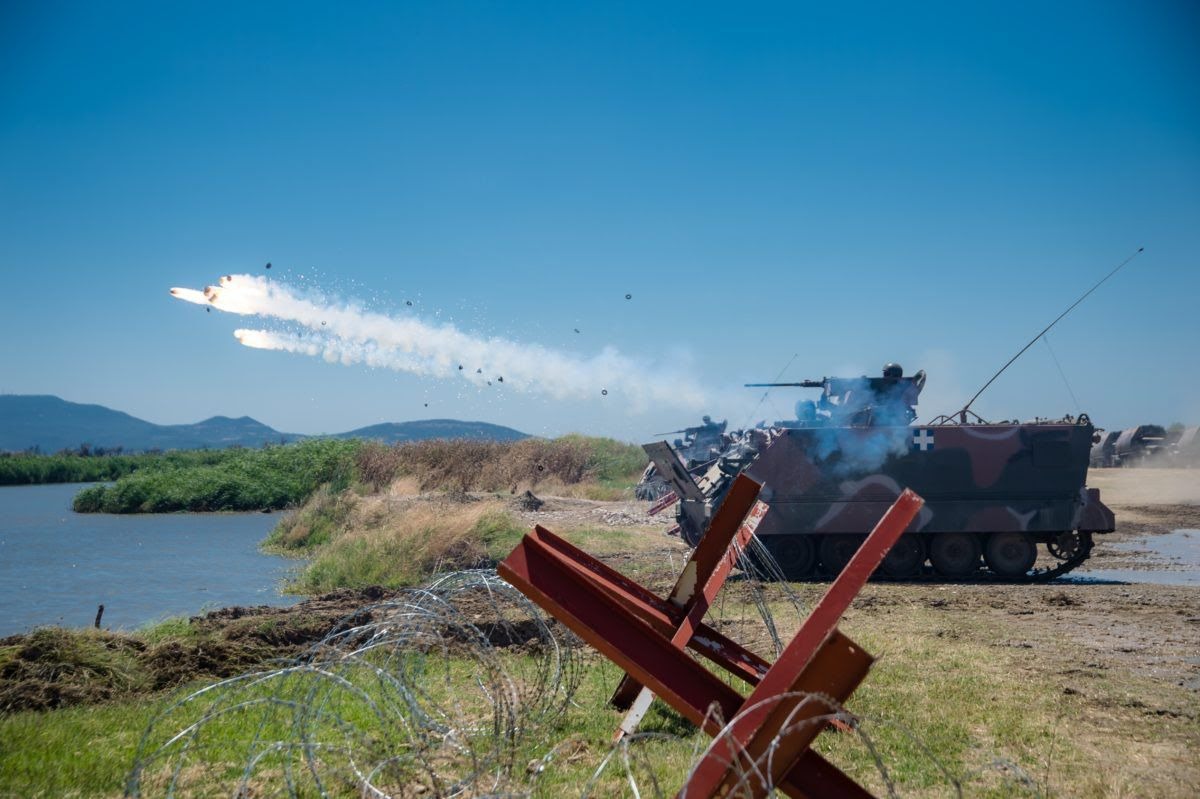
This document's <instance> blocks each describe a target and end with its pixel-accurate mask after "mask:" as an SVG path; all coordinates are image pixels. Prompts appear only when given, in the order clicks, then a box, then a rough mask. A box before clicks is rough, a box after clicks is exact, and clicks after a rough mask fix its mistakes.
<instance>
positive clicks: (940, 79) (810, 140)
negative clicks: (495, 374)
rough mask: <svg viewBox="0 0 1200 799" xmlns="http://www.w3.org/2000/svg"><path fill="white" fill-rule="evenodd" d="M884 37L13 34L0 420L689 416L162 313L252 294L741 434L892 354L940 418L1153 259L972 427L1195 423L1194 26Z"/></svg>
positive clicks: (1001, 14)
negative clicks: (1039, 419)
mask: <svg viewBox="0 0 1200 799" xmlns="http://www.w3.org/2000/svg"><path fill="white" fill-rule="evenodd" d="M899 5H900V4H895V3H881V4H877V5H868V4H832V3H821V4H811V5H808V6H805V5H802V4H797V3H780V4H777V5H764V4H750V3H719V4H707V3H696V2H688V3H677V4H659V3H640V2H639V3H629V4H616V3H595V4H590V5H589V4H581V3H555V2H547V3H540V4H534V3H521V2H504V3H482V2H480V3H467V4H459V3H452V2H436V3H432V2H431V3H403V4H402V3H381V4H378V5H372V4H338V3H328V2H324V3H306V2H288V3H278V4H272V3H213V2H203V3H182V2H180V3H175V2H173V3H144V4H140V3H120V2H113V3H55V2H31V1H30V2H7V3H4V4H2V5H0V271H2V274H3V279H4V289H3V293H2V294H0V310H2V313H0V337H2V340H3V346H2V347H0V392H7V393H22V394H25V393H52V394H58V395H60V396H62V397H64V398H66V399H70V400H74V401H79V402H97V403H101V404H104V405H108V406H111V407H114V408H118V409H121V410H125V411H128V412H130V413H133V414H134V415H137V416H140V417H143V418H146V419H149V420H151V421H154V422H160V423H180V422H190V421H197V420H199V419H201V418H204V417H207V416H211V415H213V414H226V415H234V416H240V415H244V414H245V415H250V416H254V417H255V418H257V419H259V420H261V421H263V422H266V423H267V424H270V425H272V426H274V427H276V428H278V429H281V430H286V431H290V432H300V433H317V432H332V431H340V430H346V429H350V428H353V427H358V426H361V425H366V424H373V423H377V422H381V421H403V420H409V419H420V418H432V417H439V418H441V417H451V418H462V419H481V420H485V421H490V422H496V423H500V424H507V425H511V426H514V427H517V428H520V429H523V430H526V431H528V432H532V433H536V434H546V435H553V434H558V433H562V432H566V431H571V430H578V431H583V432H589V433H602V434H610V435H615V436H618V437H620V438H623V439H627V440H633V441H643V440H648V439H649V438H650V437H651V436H652V434H653V433H655V432H657V431H660V430H664V429H673V428H675V427H680V426H683V425H685V424H693V423H695V422H696V421H698V418H697V417H698V415H699V413H698V411H696V410H694V409H685V408H682V407H672V406H671V404H670V403H651V404H650V405H649V406H648V407H645V408H642V409H637V408H635V407H634V405H633V404H632V403H631V402H629V398H628V397H626V396H625V395H624V394H623V393H622V392H621V391H613V392H611V393H609V394H608V395H605V396H586V397H578V396H571V397H567V398H564V399H556V398H554V397H551V396H549V395H546V394H544V393H538V392H536V391H535V392H523V391H519V390H516V389H515V388H510V387H509V386H508V385H505V386H504V387H501V386H499V385H494V386H492V387H486V388H475V387H473V386H467V385H466V384H465V383H463V381H461V380H459V379H458V378H457V377H453V376H452V377H450V378H439V377H431V376H428V375H425V376H422V375H414V374H410V373H407V372H404V371H395V370H391V369H387V368H370V367H367V366H363V365H349V366H347V365H342V364H334V363H327V362H325V361H324V360H323V359H321V358H318V357H310V356H307V355H303V354H292V353H285V352H272V351H262V350H255V349H250V348H247V347H243V346H241V345H240V344H239V343H238V342H237V340H235V339H234V337H233V335H232V331H233V330H234V329H235V328H239V327H247V326H250V327H256V328H266V329H283V327H284V326H282V325H281V324H278V323H274V322H270V321H264V320H255V319H250V320H248V319H247V318H246V317H238V316H232V315H228V314H224V313H220V312H216V311H214V312H212V313H206V312H205V311H204V309H203V308H201V307H198V306H196V305H188V304H185V303H182V302H177V301H174V300H172V299H171V298H170V297H169V296H168V294H167V289H168V288H170V287H172V286H190V287H194V288H202V287H203V286H204V285H206V284H208V283H211V282H213V281H215V279H216V278H217V276H219V275H221V274H225V273H247V274H253V275H259V276H269V277H270V278H271V279H272V280H274V281H277V282H278V283H279V284H281V285H284V286H287V287H288V288H289V289H291V290H295V291H308V292H312V291H315V290H319V291H321V292H323V293H324V294H325V295H326V296H327V297H334V298H341V299H342V300H347V301H349V300H358V301H360V303H361V304H362V305H363V306H364V307H366V308H367V309H370V310H373V311H377V312H380V313H385V314H389V315H394V316H396V317H397V318H399V319H410V318H411V319H416V320H423V321H425V322H427V323H430V324H444V323H446V322H447V321H448V320H453V324H454V325H455V326H456V327H457V329H459V330H460V331H462V332H464V333H469V334H474V335H476V336H482V337H484V338H487V337H502V338H504V339H507V340H511V341H514V342H517V343H518V344H520V345H522V346H533V345H537V346H540V347H541V348H542V350H540V351H542V352H546V351H548V352H552V353H559V354H562V355H563V356H564V357H567V358H578V359H583V360H586V359H589V358H592V357H594V356H596V355H597V354H598V353H601V352H602V351H603V350H604V349H605V348H606V347H610V348H615V350H617V351H619V352H620V353H621V354H622V355H623V356H625V357H627V358H628V359H630V360H631V361H632V362H634V363H636V364H638V369H639V370H641V371H642V372H644V373H647V374H656V373H660V374H663V375H667V376H668V379H672V378H670V376H671V375H676V374H680V373H683V372H685V371H686V372H687V373H688V374H690V375H691V377H692V379H694V380H695V381H697V383H699V384H701V385H703V386H704V387H706V390H711V392H712V397H713V400H712V402H713V404H714V408H713V410H714V411H716V412H718V413H720V414H721V415H730V416H731V421H732V422H733V423H735V424H743V423H745V422H747V421H750V420H751V419H755V418H761V417H764V416H765V417H769V418H782V417H784V416H787V415H789V412H790V408H791V406H792V403H793V402H794V400H795V399H797V398H798V397H799V396H802V395H801V394H799V393H790V394H789V393H787V390H779V391H776V392H775V393H773V394H772V395H771V397H770V399H769V400H768V401H767V402H766V403H765V404H763V405H761V406H759V405H758V400H759V394H757V393H755V392H753V391H751V390H749V389H741V388H740V385H741V383H743V382H746V381H751V380H771V379H775V378H777V377H780V376H782V379H785V380H797V379H802V378H805V377H820V376H822V375H837V374H861V373H863V372H869V373H871V374H874V373H876V372H877V370H878V369H879V368H880V366H881V365H882V364H883V363H884V362H885V361H898V362H900V363H901V364H902V365H903V366H904V367H905V368H906V369H907V370H908V371H910V372H911V371H913V370H915V369H918V368H924V369H926V370H927V372H928V373H929V382H928V387H927V389H926V393H925V396H924V397H923V401H922V404H921V407H920V410H921V411H922V416H923V418H928V417H929V416H932V415H934V414H936V413H939V412H949V411H952V410H954V409H956V408H957V407H959V406H960V405H961V404H962V402H963V401H964V400H965V399H966V398H967V397H968V396H969V395H970V394H972V393H973V392H974V390H975V389H977V388H978V387H979V386H980V385H982V384H983V382H984V381H986V380H987V378H988V377H989V376H990V375H991V374H992V373H993V372H994V371H995V370H996V369H998V368H999V367H1000V366H1001V365H1002V364H1003V363H1004V362H1005V361H1006V360H1007V359H1008V358H1009V357H1011V355H1012V354H1013V353H1015V352H1016V351H1017V350H1018V349H1019V348H1020V347H1021V346H1022V345H1023V344H1024V343H1025V342H1026V341H1027V340H1028V339H1029V338H1031V337H1032V336H1033V335H1034V334H1036V333H1037V332H1038V330H1040V329H1041V328H1042V327H1043V326H1044V325H1045V324H1047V323H1048V322H1049V321H1050V320H1052V319H1053V318H1054V317H1055V316H1056V315H1058V313H1060V312H1061V311H1062V310H1063V309H1064V308H1066V307H1067V306H1068V305H1069V304H1070V303H1071V302H1072V301H1074V300H1075V299H1076V298H1077V297H1078V295H1079V294H1081V293H1082V292H1083V291H1084V290H1086V289H1087V288H1088V287H1089V286H1090V285H1091V284H1092V283H1093V282H1095V281H1096V280H1098V279H1099V278H1100V277H1101V276H1103V275H1104V274H1105V273H1106V272H1107V271H1108V270H1110V269H1111V268H1112V267H1113V266H1115V265H1116V264H1117V263H1119V262H1120V261H1122V260H1123V259H1124V258H1125V257H1127V256H1128V255H1129V254H1130V253H1132V252H1133V251H1135V250H1136V249H1137V248H1138V247H1140V246H1144V247H1145V248H1146V251H1145V253H1144V254H1143V255H1142V256H1140V257H1139V258H1137V259H1135V260H1134V261H1133V262H1132V263H1130V264H1129V266H1127V267H1126V268H1125V269H1124V270H1123V271H1122V272H1120V273H1119V274H1118V275H1117V276H1116V277H1114V278H1113V279H1112V280H1111V281H1109V283H1107V284H1106V285H1105V286H1103V287H1102V288H1101V289H1099V290H1098V291H1097V292H1096V293H1095V294H1094V295H1093V296H1092V297H1090V298H1089V299H1088V300H1087V301H1086V302H1085V303H1084V304H1083V305H1081V306H1080V307H1079V308H1078V309H1077V310H1076V311H1075V312H1074V313H1073V314H1072V315H1071V316H1069V317H1067V319H1065V320H1064V321H1063V322H1062V323H1060V325H1059V326H1058V327H1057V328H1056V329H1055V330H1054V331H1053V332H1052V333H1051V335H1050V337H1049V340H1050V344H1051V345H1052V347H1053V351H1052V352H1053V355H1056V356H1057V359H1058V362H1059V364H1061V369H1062V372H1063V375H1065V377H1066V382H1064V379H1063V376H1062V375H1060V374H1059V370H1058V368H1056V366H1055V362H1054V359H1053V356H1052V352H1051V350H1050V349H1048V348H1047V347H1046V346H1045V345H1044V344H1042V343H1041V342H1039V343H1038V344H1037V345H1036V346H1035V347H1034V348H1032V349H1031V350H1030V351H1029V352H1028V353H1026V355H1025V356H1024V357H1023V358H1022V359H1021V360H1020V361H1018V362H1017V364H1016V365H1014V366H1013V367H1012V368H1011V369H1010V370H1009V371H1008V372H1007V373H1006V374H1005V375H1004V376H1003V377H1002V378H1000V380H998V381H997V383H996V384H995V385H994V386H993V387H992V388H991V389H989V391H988V393H986V394H985V395H984V396H983V397H982V398H981V399H980V400H979V401H978V402H977V403H976V406H975V407H976V409H977V410H978V411H979V412H980V413H982V414H983V415H984V416H985V417H989V418H1015V417H1020V418H1031V417H1033V416H1035V415H1041V416H1051V415H1053V416H1058V415H1061V414H1063V413H1068V412H1071V413H1074V412H1077V411H1078V410H1084V411H1087V412H1088V413H1090V414H1091V416H1092V418H1093V419H1094V420H1095V421H1096V422H1097V423H1098V424H1099V425H1101V426H1106V427H1109V428H1118V427H1125V426H1129V425H1132V424H1137V423H1141V422H1159V423H1164V424H1166V423H1170V422H1174V421H1183V422H1186V423H1189V424H1197V423H1200V357H1198V354H1200V349H1198V347H1200V316H1198V315H1197V312H1196V306H1197V300H1198V299H1200V269H1198V266H1200V263H1198V260H1200V44H1198V42H1200V13H1198V12H1197V10H1196V6H1195V4H1193V3H1186V2H1161V3H1139V2H1121V3H1114V2H1109V3H1105V2H1088V3H1079V4H1072V3H1061V4H1059V3H1056V4H1029V5H1021V4H1014V3H1011V2H1006V3H995V4H975V3H960V2H956V3H947V4H935V3H926V4H917V5H916V7H915V8H907V9H906V8H900V7H899ZM267 262H271V263H272V265H273V267H272V269H271V270H270V272H267V271H266V270H265V269H264V266H265V264H266V263H267ZM626 294H630V295H631V299H628V300H627V299H625V295H626ZM409 302H412V303H413V304H412V305H411V306H409V305H408V304H407V303H409ZM575 329H579V331H580V332H579V333H576V332H575ZM785 367H787V368H786V369H785ZM781 370H782V375H781ZM1068 385H1069V389H1068ZM1072 392H1073V394H1074V397H1075V398H1077V400H1078V402H1076V399H1073V398H1072ZM718 398H719V399H718Z"/></svg>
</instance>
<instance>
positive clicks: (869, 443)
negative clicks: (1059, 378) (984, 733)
mask: <svg viewBox="0 0 1200 799" xmlns="http://www.w3.org/2000/svg"><path fill="white" fill-rule="evenodd" d="M753 432H754V435H753V436H749V437H747V438H746V439H745V441H744V442H743V445H742V446H741V447H740V448H738V449H737V450H736V452H735V453H733V457H726V458H722V459H719V460H717V461H715V462H713V463H711V464H709V465H708V466H707V468H706V469H705V470H704V471H703V472H701V473H698V474H690V473H689V472H688V471H687V470H686V469H684V468H681V466H682V465H681V464H680V463H679V461H678V459H677V458H674V456H673V455H671V454H670V450H669V449H664V448H666V445H665V444H660V445H648V446H647V452H648V453H649V454H650V455H651V458H652V459H653V460H654V462H655V464H656V466H657V468H658V471H659V472H660V473H661V474H664V475H670V478H669V479H670V482H671V483H672V485H673V487H674V488H675V491H676V493H677V494H678V496H679V498H680V501H679V504H678V506H677V518H678V521H679V526H680V531H681V534H682V535H683V537H684V538H685V539H686V540H688V541H689V542H690V543H693V544H695V543H697V542H698V541H699V539H700V537H701V536H702V535H703V532H704V530H705V529H706V528H707V523H708V520H709V519H710V518H711V516H712V513H713V512H714V510H715V509H716V507H718V506H719V504H720V502H721V499H722V498H723V497H724V492H725V491H726V490H728V487H729V485H730V484H731V482H732V479H733V477H734V476H735V475H736V474H737V473H739V472H741V471H744V472H745V473H746V474H748V475H749V476H750V477H753V478H754V479H755V480H757V481H758V482H760V483H762V484H763V486H764V487H763V492H762V495H761V496H762V498H763V499H764V500H766V501H767V502H768V503H769V505H770V511H769V512H768V513H767V515H766V517H765V518H764V519H763V520H762V522H761V523H760V525H759V528H758V533H757V534H758V536H759V538H760V540H761V541H762V543H763V544H764V545H765V546H766V548H767V549H768V551H770V553H771V554H772V555H773V556H774V558H775V560H776V561H777V562H778V563H779V565H780V566H781V568H782V569H783V570H784V572H785V574H786V575H787V576H789V577H791V578H803V577H807V576H810V575H814V574H819V573H822V572H824V573H836V572H838V571H839V570H840V569H841V567H842V566H843V565H844V564H845V562H846V561H847V560H849V558H850V556H851V555H852V554H853V553H854V551H855V549H857V547H858V545H859V543H861V541H862V539H863V537H864V536H865V535H866V534H867V533H868V532H870V530H871V528H872V527H873V526H874V525H875V523H876V522H877V521H878V520H879V518H880V517H881V516H882V515H883V512H884V511H885V510H886V509H887V507H888V506H889V505H891V503H892V502H893V501H894V500H895V499H896V497H897V496H899V494H900V492H901V491H903V490H904V489H905V488H911V489H913V490H914V491H916V492H917V493H918V494H920V495H921V496H922V497H924V499H925V507H924V509H923V510H922V512H921V513H920V515H919V516H918V517H917V518H916V519H915V520H914V521H913V523H912V524H911V525H910V527H909V529H908V530H907V531H906V533H905V535H904V536H902V537H901V539H900V541H899V542H898V543H897V544H896V546H895V547H894V548H893V550H892V553H891V554H889V556H888V559H887V560H886V561H885V562H884V564H883V566H882V567H881V572H882V573H883V574H884V575H887V576H890V577H893V578H919V577H944V578H954V579H971V578H980V579H989V578H1002V579H1006V580H1030V581H1032V580H1048V579H1053V578H1054V577H1057V576H1059V575H1061V574H1063V573H1065V572H1067V571H1069V570H1071V569H1072V568H1075V567H1077V566H1078V565H1079V564H1080V563H1082V562H1083V561H1084V560H1086V559H1087V557H1088V555H1089V554H1090V551H1091V547H1092V535H1093V534H1096V533H1105V532H1111V531H1112V530H1113V529H1114V527H1115V521H1114V518H1113V514H1112V512H1111V511H1110V510H1109V509H1108V508H1107V507H1105V506H1104V504H1103V503H1102V502H1101V501H1100V495H1099V491H1098V490H1097V489H1088V488H1087V487H1086V481H1087V470H1088V459H1089V453H1090V450H1091V447H1092V443H1093V436H1094V433H1095V429H1094V428H1093V427H1092V425H1091V423H1090V422H1089V421H1088V420H1087V418H1086V417H1083V418H1082V419H1081V420H1079V421H1073V420H1072V421H1064V422H1058V423H1029V424H942V425H934V426H924V427H922V426H901V425H896V426H879V425H873V426H836V425H832V426H831V425H824V426H809V427H796V428H791V429H772V430H765V431H753Z"/></svg>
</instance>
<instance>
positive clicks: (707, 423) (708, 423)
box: [701, 416, 712, 425]
mask: <svg viewBox="0 0 1200 799" xmlns="http://www.w3.org/2000/svg"><path fill="white" fill-rule="evenodd" d="M701 421H703V422H704V424H706V425H710V424H712V417H711V416H705V417H704V418H703V419H701Z"/></svg>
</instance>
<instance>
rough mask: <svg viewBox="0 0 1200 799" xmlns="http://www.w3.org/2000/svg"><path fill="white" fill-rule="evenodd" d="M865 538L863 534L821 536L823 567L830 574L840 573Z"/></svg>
mask: <svg viewBox="0 0 1200 799" xmlns="http://www.w3.org/2000/svg"><path fill="white" fill-rule="evenodd" d="M864 540H866V536H862V535H826V536H821V547H820V553H821V568H822V569H824V570H825V571H827V572H828V573H830V574H840V573H841V571H842V569H844V568H846V564H847V563H849V562H850V558H852V557H854V553H855V552H857V551H858V548H859V547H860V546H861V545H862V542H863V541H864Z"/></svg>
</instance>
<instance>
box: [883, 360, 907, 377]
mask: <svg viewBox="0 0 1200 799" xmlns="http://www.w3.org/2000/svg"><path fill="white" fill-rule="evenodd" d="M883 376H884V377H904V369H903V368H902V367H901V366H900V364H898V363H885V364H884V365H883Z"/></svg>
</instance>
